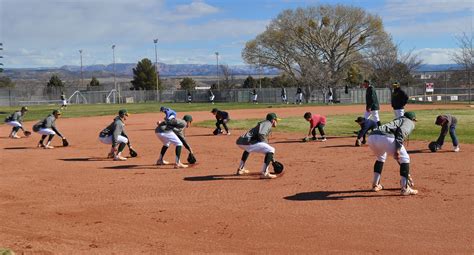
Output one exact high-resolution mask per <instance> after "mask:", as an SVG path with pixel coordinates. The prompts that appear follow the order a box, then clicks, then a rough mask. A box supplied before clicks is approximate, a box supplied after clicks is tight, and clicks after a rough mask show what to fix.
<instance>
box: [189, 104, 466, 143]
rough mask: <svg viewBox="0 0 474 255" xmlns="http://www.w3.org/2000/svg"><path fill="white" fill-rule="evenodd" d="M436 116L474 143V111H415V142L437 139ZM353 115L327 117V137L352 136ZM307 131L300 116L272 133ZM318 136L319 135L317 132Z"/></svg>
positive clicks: (250, 122) (386, 116) (234, 124)
mask: <svg viewBox="0 0 474 255" xmlns="http://www.w3.org/2000/svg"><path fill="white" fill-rule="evenodd" d="M439 114H452V115H454V116H456V118H457V119H458V125H457V127H456V134H457V136H458V139H459V141H460V142H461V143H471V144H472V143H474V128H473V127H474V109H473V110H471V109H468V110H464V109H462V110H422V111H416V115H417V119H418V121H417V123H416V128H415V130H414V131H413V133H412V134H411V136H410V139H414V140H426V141H433V140H436V139H437V138H438V135H439V132H440V130H441V127H440V126H436V125H435V124H434V121H435V119H436V116H438V115H439ZM356 117H357V116H355V115H329V116H327V124H326V127H325V131H326V133H327V135H329V136H341V135H351V134H353V132H354V131H356V130H359V125H357V123H355V122H354V120H355V119H356ZM380 118H381V120H382V124H383V123H387V122H389V121H391V120H392V118H393V113H391V112H390V113H381V114H380ZM258 121H260V120H259V119H246V120H231V122H230V123H229V127H230V128H231V129H241V130H242V132H243V131H245V130H248V129H250V128H252V127H254V126H255V125H256V123H257V122H258ZM214 124H215V121H214V120H212V121H203V122H198V123H196V124H194V123H193V125H195V126H200V127H209V128H214V127H215V126H214ZM308 128H309V123H308V122H307V121H306V120H305V119H303V117H302V116H301V117H291V118H285V119H283V120H281V121H280V122H279V123H278V127H277V128H275V129H274V131H278V132H289V133H295V138H303V137H304V136H305V135H306V134H307V132H308ZM318 133H319V132H318ZM450 141H451V139H450V138H449V134H448V135H447V137H446V142H447V144H449V142H450Z"/></svg>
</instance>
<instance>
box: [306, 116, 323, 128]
mask: <svg viewBox="0 0 474 255" xmlns="http://www.w3.org/2000/svg"><path fill="white" fill-rule="evenodd" d="M309 123H310V125H311V128H314V127H316V126H317V125H319V124H323V125H326V116H323V115H318V114H313V115H312V116H311V119H310V120H309Z"/></svg>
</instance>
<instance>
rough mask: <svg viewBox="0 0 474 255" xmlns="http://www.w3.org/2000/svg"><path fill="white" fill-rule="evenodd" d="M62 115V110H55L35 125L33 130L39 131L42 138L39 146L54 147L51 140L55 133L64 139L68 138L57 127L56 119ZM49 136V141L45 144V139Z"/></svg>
mask: <svg viewBox="0 0 474 255" xmlns="http://www.w3.org/2000/svg"><path fill="white" fill-rule="evenodd" d="M60 116H61V112H60V111H59V110H54V111H53V112H52V114H50V115H48V117H46V118H45V119H44V120H42V121H40V122H38V123H36V124H35V125H33V131H35V132H37V133H38V134H40V135H41V140H40V141H39V142H38V147H41V148H44V149H53V148H54V147H53V146H51V140H52V139H53V137H54V136H55V135H59V137H61V138H62V139H66V137H65V136H63V135H62V134H61V133H60V132H59V130H58V129H57V128H56V120H57V119H58V118H59V117H60ZM46 137H48V141H47V143H46V145H45V144H44V139H46Z"/></svg>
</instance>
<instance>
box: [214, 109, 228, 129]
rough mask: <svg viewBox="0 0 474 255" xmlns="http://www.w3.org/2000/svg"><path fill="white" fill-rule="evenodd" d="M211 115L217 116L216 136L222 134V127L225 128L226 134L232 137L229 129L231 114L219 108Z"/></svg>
mask: <svg viewBox="0 0 474 255" xmlns="http://www.w3.org/2000/svg"><path fill="white" fill-rule="evenodd" d="M211 113H212V114H214V116H216V129H215V130H214V135H218V134H220V133H222V130H221V125H222V126H223V127H224V129H225V132H226V134H227V135H230V132H229V128H228V127H227V122H229V120H230V118H229V113H228V112H225V111H221V110H219V109H217V108H214V109H212V111H211Z"/></svg>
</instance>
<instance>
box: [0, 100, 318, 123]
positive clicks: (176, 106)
mask: <svg viewBox="0 0 474 255" xmlns="http://www.w3.org/2000/svg"><path fill="white" fill-rule="evenodd" d="M311 105H316V104H311ZM160 106H166V107H170V108H172V109H173V110H175V111H177V112H183V111H210V110H211V109H212V108H214V107H215V108H222V109H226V110H234V109H258V108H269V107H274V108H280V107H298V105H291V104H289V105H286V104H243V103H216V104H214V105H213V104H209V103H193V104H186V103H163V104H158V103H140V104H78V105H70V106H68V108H67V109H65V110H63V115H62V117H63V118H74V117H87V116H104V115H113V114H117V112H118V111H119V110H120V109H123V108H125V109H127V110H128V111H129V112H130V113H131V114H134V113H147V112H159V111H160ZM20 108H21V107H20V106H19V107H0V120H1V121H2V122H3V120H4V119H5V118H6V117H7V116H8V115H10V114H11V113H13V112H14V111H16V110H19V109H20ZM59 108H60V107H59V106H58V105H39V106H28V109H29V111H28V113H27V114H26V116H25V121H29V120H40V119H42V118H44V117H46V116H47V115H48V114H50V113H51V112H52V111H53V110H54V109H59Z"/></svg>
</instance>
